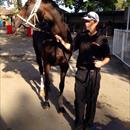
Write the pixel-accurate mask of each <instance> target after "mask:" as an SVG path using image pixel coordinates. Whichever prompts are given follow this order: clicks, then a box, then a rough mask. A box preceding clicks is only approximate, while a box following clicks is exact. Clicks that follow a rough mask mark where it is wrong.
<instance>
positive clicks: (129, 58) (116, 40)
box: [112, 29, 130, 67]
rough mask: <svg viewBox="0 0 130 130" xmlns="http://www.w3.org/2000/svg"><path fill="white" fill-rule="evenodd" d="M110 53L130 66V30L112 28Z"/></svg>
mask: <svg viewBox="0 0 130 130" xmlns="http://www.w3.org/2000/svg"><path fill="white" fill-rule="evenodd" d="M112 53H113V54H114V55H115V56H116V57H118V58H119V59H120V60H121V61H122V62H124V63H125V64H126V65H127V66H128V67H130V31H127V30H119V29H115V30H114V37H113V46H112Z"/></svg>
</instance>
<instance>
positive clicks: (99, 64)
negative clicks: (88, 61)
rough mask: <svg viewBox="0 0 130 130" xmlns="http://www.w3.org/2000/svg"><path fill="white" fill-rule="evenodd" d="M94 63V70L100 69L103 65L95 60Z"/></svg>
mask: <svg viewBox="0 0 130 130" xmlns="http://www.w3.org/2000/svg"><path fill="white" fill-rule="evenodd" d="M94 63H95V67H96V68H101V67H102V66H103V65H104V64H103V62H102V61H100V60H95V61H94Z"/></svg>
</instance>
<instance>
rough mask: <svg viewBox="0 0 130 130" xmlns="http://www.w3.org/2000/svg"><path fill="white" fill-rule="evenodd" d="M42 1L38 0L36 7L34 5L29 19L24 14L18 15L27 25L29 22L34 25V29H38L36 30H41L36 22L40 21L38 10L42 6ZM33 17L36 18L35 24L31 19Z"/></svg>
mask: <svg viewBox="0 0 130 130" xmlns="http://www.w3.org/2000/svg"><path fill="white" fill-rule="evenodd" d="M41 1H42V0H37V1H36V3H35V5H34V7H33V9H32V11H31V13H30V15H29V17H28V18H27V19H25V18H23V17H22V16H20V15H19V14H17V16H18V17H19V18H20V19H21V20H23V21H24V22H25V24H26V25H27V24H28V25H30V26H31V27H33V29H34V30H36V31H41V29H40V28H37V27H36V22H39V19H38V16H37V10H38V8H39V7H40V4H41ZM32 17H33V18H34V19H33V21H34V24H32V23H31V22H30V20H31V18H32Z"/></svg>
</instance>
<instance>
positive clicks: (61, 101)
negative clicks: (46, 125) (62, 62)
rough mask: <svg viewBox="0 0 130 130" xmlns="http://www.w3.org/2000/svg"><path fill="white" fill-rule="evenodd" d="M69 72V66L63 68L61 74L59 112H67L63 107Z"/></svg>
mask: <svg viewBox="0 0 130 130" xmlns="http://www.w3.org/2000/svg"><path fill="white" fill-rule="evenodd" d="M67 70H68V65H67V66H61V73H60V84H59V89H60V95H59V99H58V105H59V112H63V113H64V112H65V108H64V105H63V91H64V86H65V76H66V73H67Z"/></svg>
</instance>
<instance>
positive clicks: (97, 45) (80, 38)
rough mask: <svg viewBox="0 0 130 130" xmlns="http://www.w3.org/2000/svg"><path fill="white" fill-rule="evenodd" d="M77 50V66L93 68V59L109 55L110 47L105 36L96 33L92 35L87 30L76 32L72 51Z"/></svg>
mask: <svg viewBox="0 0 130 130" xmlns="http://www.w3.org/2000/svg"><path fill="white" fill-rule="evenodd" d="M76 50H79V55H78V59H77V67H81V66H82V67H86V68H88V69H95V65H94V60H103V59H104V58H105V57H110V49H109V46H108V41H107V39H106V37H105V36H101V35H100V33H96V34H95V35H93V36H90V35H88V32H87V31H86V32H81V33H79V34H77V36H76V37H75V39H74V51H76Z"/></svg>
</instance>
